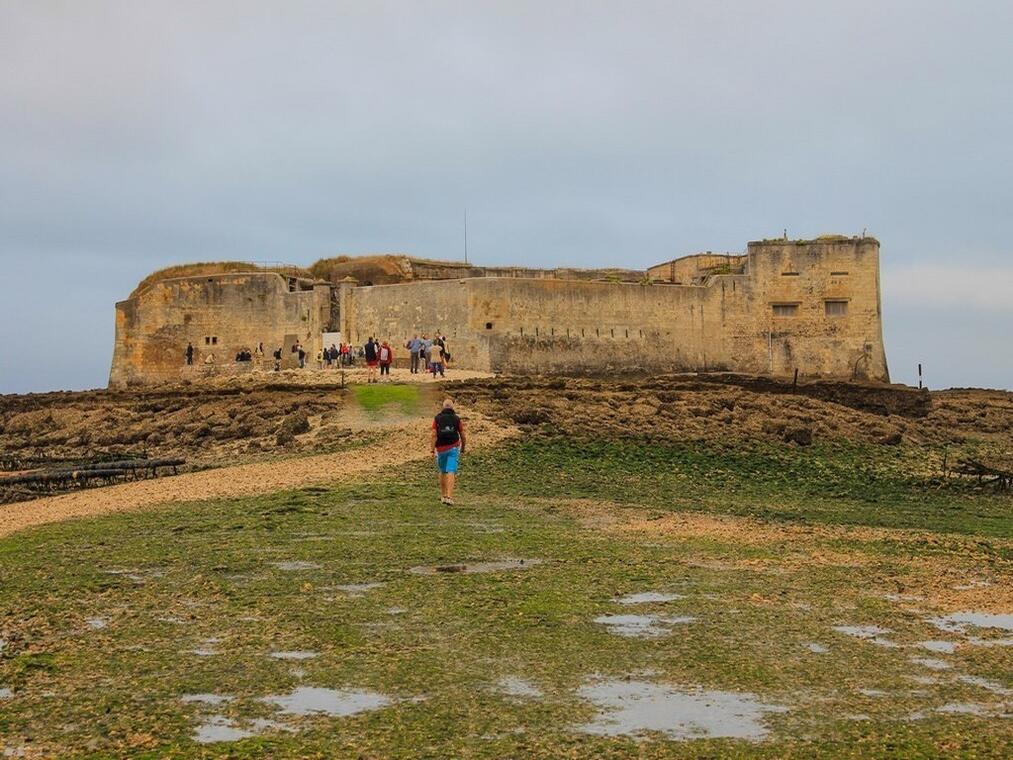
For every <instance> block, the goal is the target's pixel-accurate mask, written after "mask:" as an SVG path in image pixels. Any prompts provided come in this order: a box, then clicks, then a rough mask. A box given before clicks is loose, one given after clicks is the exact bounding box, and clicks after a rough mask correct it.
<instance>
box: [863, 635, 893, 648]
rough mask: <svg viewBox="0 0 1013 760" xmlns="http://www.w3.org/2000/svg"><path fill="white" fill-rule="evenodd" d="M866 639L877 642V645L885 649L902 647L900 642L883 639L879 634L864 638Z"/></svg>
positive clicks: (873, 642) (872, 642)
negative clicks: (871, 637)
mask: <svg viewBox="0 0 1013 760" xmlns="http://www.w3.org/2000/svg"><path fill="white" fill-rule="evenodd" d="M864 640H865V641H868V642H869V643H870V644H875V645H876V646H878V647H883V648H885V649H897V648H899V647H900V644H898V643H897V642H896V641H890V639H883V638H880V637H878V636H877V637H876V638H874V639H864Z"/></svg>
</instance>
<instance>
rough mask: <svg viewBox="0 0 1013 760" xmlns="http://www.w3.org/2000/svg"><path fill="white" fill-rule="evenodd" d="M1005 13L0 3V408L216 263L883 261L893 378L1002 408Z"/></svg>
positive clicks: (1007, 323)
mask: <svg viewBox="0 0 1013 760" xmlns="http://www.w3.org/2000/svg"><path fill="white" fill-rule="evenodd" d="M1011 29H1013V2H1010V0H997V1H996V2H991V1H985V0H962V1H960V2H957V1H956V0H954V1H953V2H939V1H934V0H911V1H903V2H895V1H892V0H875V1H873V2H864V1H862V0H846V1H843V0H842V1H841V2H831V0H816V1H814V0H805V1H799V2H789V1H787V0H762V1H760V0H752V1H746V0H741V1H737V2H732V1H724V2H723V1H722V0H701V1H700V2H681V1H680V0H671V1H670V2H636V1H635V0H632V1H631V0H623V1H621V2H593V0H586V1H585V2H553V1H552V0H538V1H536V2H520V1H519V0H509V1H508V2H480V1H479V0H468V1H467V2H424V1H422V0H401V1H400V2H377V1H375V0H371V1H370V2H365V1H364V2H348V3H345V2H337V1H336V0H331V1H330V2H295V1H293V0H277V2H255V1H254V0H242V1H241V2H238V1H237V2H224V1H223V0H201V1H200V2H190V1H189V0H171V1H169V0H166V1H165V2H145V1H144V0H124V1H123V2H102V1H101V0H66V2H56V1H54V0H0V258H2V262H3V269H2V272H3V275H2V276H3V280H2V282H3V293H2V296H0V339H2V342H3V351H2V358H0V392H22V391H32V390H48V389H61V388H62V389H77V388H88V387H97V386H103V385H105V383H106V380H107V376H108V371H109V361H110V358H111V355H112V340H113V316H114V311H113V304H114V303H115V302H116V301H117V300H121V299H123V298H125V297H126V296H127V295H128V294H129V293H130V291H131V289H132V288H133V287H134V285H135V284H136V283H137V281H138V280H140V279H141V278H142V277H143V276H144V275H145V274H147V273H148V272H150V271H151V270H153V269H156V268H159V267H162V266H165V265H168V264H172V263H180V262H190V261H200V260H220V259H242V260H254V261H285V262H291V263H296V264H308V263H310V262H312V261H314V260H316V259H317V258H320V257H323V256H330V255H335V254H338V253H356V252H372V251H404V252H408V253H411V254H416V255H420V256H427V257H436V258H458V257H460V255H461V253H462V215H463V211H464V208H465V207H467V209H468V220H469V229H468V232H469V236H468V240H469V253H470V254H471V258H472V260H474V261H475V262H477V263H481V264H529V265H534V266H550V265H564V266H586V267H595V266H607V265H621V266H627V267H639V268H642V267H646V266H648V265H650V264H653V263H657V262H659V261H663V260H666V259H669V258H672V257H674V256H678V255H683V254H686V253H692V252H695V251H699V250H708V249H710V250H727V251H741V250H744V248H745V243H746V241H747V240H754V239H759V238H763V237H773V236H777V235H780V234H781V232H782V230H783V229H784V228H787V229H788V234H789V235H790V236H792V237H809V236H815V235H820V234H824V233H844V234H857V233H860V232H861V231H862V230H863V229H868V232H869V234H871V235H875V236H877V237H878V238H879V239H880V241H881V243H882V252H881V253H882V269H883V306H884V324H885V336H886V348H887V357H888V360H889V363H890V370H891V373H892V375H893V378H894V379H895V380H897V381H902V382H916V381H917V378H916V365H917V363H918V362H919V361H920V362H922V363H923V364H924V365H925V372H926V380H927V382H928V383H929V384H930V385H931V386H932V387H942V386H951V385H976V386H992V387H1005V388H1013V341H1011V335H1013V296H1011V294H1013V254H1011V240H1013V137H1011V136H1013V95H1011V93H1013V81H1011V80H1013V45H1011V44H1010V30H1011Z"/></svg>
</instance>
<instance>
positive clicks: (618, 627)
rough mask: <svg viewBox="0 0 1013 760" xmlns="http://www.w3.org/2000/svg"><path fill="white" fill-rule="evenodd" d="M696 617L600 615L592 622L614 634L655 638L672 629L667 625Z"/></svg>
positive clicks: (682, 622)
mask: <svg viewBox="0 0 1013 760" xmlns="http://www.w3.org/2000/svg"><path fill="white" fill-rule="evenodd" d="M694 620H696V618H694V617H689V616H683V617H666V616H663V615H600V616H598V617H596V618H595V619H594V622H596V623H599V624H600V625H604V626H608V630H609V633H614V634H615V635H616V636H632V637H640V638H657V637H659V636H667V635H669V634H670V633H671V632H672V630H671V628H670V627H669V626H672V625H680V624H684V623H692V622H693V621H694Z"/></svg>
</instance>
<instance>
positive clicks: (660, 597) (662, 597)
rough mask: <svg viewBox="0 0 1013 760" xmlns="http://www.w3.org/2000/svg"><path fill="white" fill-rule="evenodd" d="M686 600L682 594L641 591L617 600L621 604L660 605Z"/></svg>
mask: <svg viewBox="0 0 1013 760" xmlns="http://www.w3.org/2000/svg"><path fill="white" fill-rule="evenodd" d="M682 598H684V597H683V595H682V594H666V593H663V592H661V591H641V592H640V593H638V594H627V595H626V596H623V597H620V598H618V599H616V602H618V603H619V604H655V603H657V604H660V603H663V602H673V601H675V600H676V599H682Z"/></svg>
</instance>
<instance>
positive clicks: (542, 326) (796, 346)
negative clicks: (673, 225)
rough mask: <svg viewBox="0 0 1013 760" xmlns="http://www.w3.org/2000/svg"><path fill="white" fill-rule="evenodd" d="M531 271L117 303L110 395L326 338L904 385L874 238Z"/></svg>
mask: <svg viewBox="0 0 1013 760" xmlns="http://www.w3.org/2000/svg"><path fill="white" fill-rule="evenodd" d="M415 261H418V260H415ZM434 266H435V264H434ZM441 266H442V264H441ZM461 266H462V267H464V266H466V265H461ZM525 271H526V270H517V272H516V273H511V274H503V273H499V274H490V273H488V272H485V273H484V274H483V275H482V276H467V277H454V278H452V279H439V278H437V277H436V276H435V275H436V274H437V273H436V272H435V271H434V270H425V269H421V270H419V276H417V277H414V276H413V279H412V280H410V281H407V282H398V283H394V284H383V285H380V284H377V285H360V284H358V283H356V282H354V281H352V280H347V279H346V280H342V281H337V282H331V283H326V282H319V281H318V282H313V281H308V280H300V281H298V283H297V285H296V286H294V287H293V285H292V282H293V280H292V279H291V278H290V279H288V280H286V279H285V278H283V277H280V276H278V275H276V274H266V273H263V274H243V275H234V274H233V275H222V276H220V277H199V278H180V279H176V280H166V281H163V282H160V283H157V284H155V285H153V286H151V287H149V288H148V289H147V290H145V291H144V292H142V293H140V294H138V296H136V297H135V298H132V299H129V300H128V301H125V302H122V303H120V304H117V339H116V351H115V354H114V357H113V368H112V372H111V375H110V382H111V383H112V384H114V385H116V384H124V383H130V382H145V381H151V380H162V379H168V378H171V377H174V376H175V377H178V376H179V374H180V365H181V362H182V352H183V350H184V349H185V347H186V344H187V342H188V341H190V342H192V343H193V344H194V346H195V347H197V348H198V349H199V350H200V352H201V355H203V354H204V352H205V351H208V350H212V349H213V348H214V346H217V347H218V348H219V351H220V352H221V360H222V361H227V360H228V359H230V358H231V356H232V355H234V354H235V352H236V351H238V350H239V349H240V348H241V347H244V346H247V347H248V346H255V345H257V344H258V343H261V342H263V343H264V345H265V351H266V352H268V353H270V352H271V351H273V350H274V348H276V347H278V346H280V345H283V344H284V345H285V346H286V347H287V346H289V345H291V343H292V342H293V341H294V340H296V339H298V340H299V341H300V342H301V343H302V345H303V346H304V347H305V348H306V350H307V351H308V352H309V353H310V354H311V356H312V355H315V353H316V351H317V350H318V349H319V348H320V347H321V345H322V344H321V334H322V332H323V330H325V329H336V330H340V332H341V334H342V336H343V338H344V339H345V340H348V341H351V342H352V343H354V344H361V343H363V342H364V341H365V340H366V339H367V338H368V337H369V336H373V337H376V338H383V339H387V340H390V341H391V342H392V344H393V345H395V346H401V345H403V343H404V341H405V339H406V338H408V337H411V336H412V335H415V334H420V335H421V334H428V335H433V334H434V333H436V332H440V333H443V334H445V335H446V336H447V338H448V343H449V347H450V350H451V352H452V354H453V356H454V361H455V363H456V365H457V366H459V367H462V368H468V369H479V370H487V371H504V372H518V373H533V372H567V373H575V372H576V373H584V372H609V371H630V370H636V369H642V370H647V371H666V370H698V371H713V370H732V371H739V372H748V373H756V374H772V375H790V374H792V373H793V372H794V371H795V370H796V369H797V370H799V371H800V373H801V374H802V375H804V376H825V377H843V378H852V377H859V378H864V379H873V380H883V381H886V380H888V379H889V372H888V369H887V363H886V354H885V350H884V347H883V340H882V325H881V313H880V290H879V243H878V242H877V241H876V240H875V239H873V238H840V237H833V238H821V239H817V240H810V241H787V240H772V241H759V242H753V243H749V245H748V246H747V250H746V253H745V254H709V253H708V254H701V255H697V256H689V257H683V258H682V259H676V260H674V261H671V262H666V263H664V264H659V265H658V266H656V267H651V268H650V269H649V270H647V272H646V273H639V274H642V275H646V276H641V277H637V278H635V281H621V280H620V281H615V279H613V280H611V281H603V280H601V279H598V278H597V277H595V278H593V279H592V278H585V279H580V278H577V277H571V276H567V275H566V274H565V271H566V270H535V271H540V272H542V275H541V276H538V277H534V276H531V277H528V276H523V274H524V272H525ZM579 271H598V272H600V271H602V270H579ZM606 271H607V270H606ZM615 271H624V272H625V271H628V272H633V273H634V274H637V273H636V272H634V270H615ZM448 273H449V271H444V274H448ZM550 273H551V274H550ZM616 279H618V278H616ZM633 279H634V278H631V280H633ZM209 341H217V342H216V343H210V342H209ZM401 353H402V354H403V353H404V352H403V351H402V352H401ZM286 360H288V355H287V354H286ZM195 361H200V359H198V360H195ZM243 369H245V368H243Z"/></svg>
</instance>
